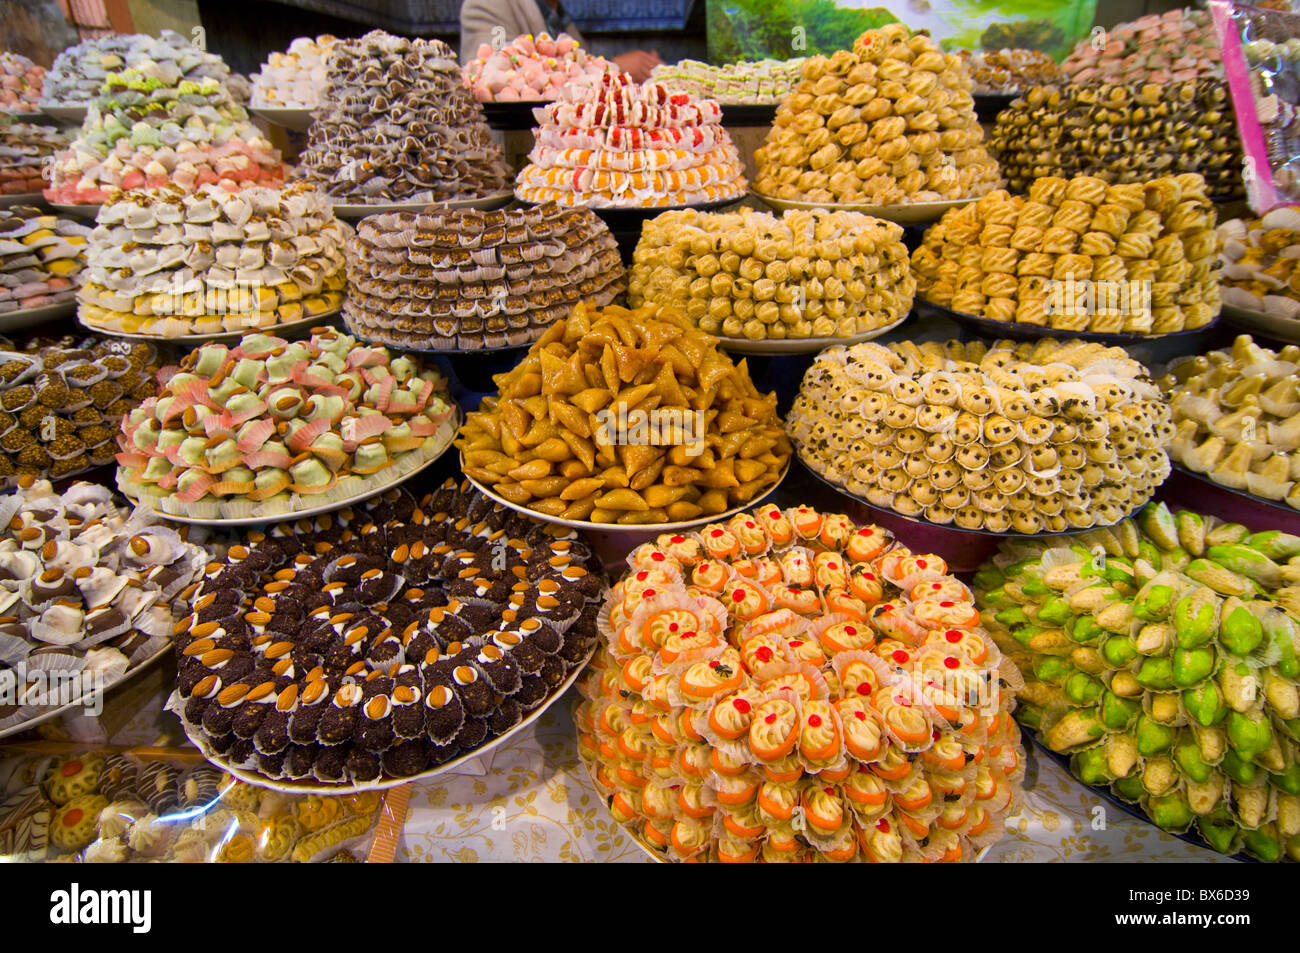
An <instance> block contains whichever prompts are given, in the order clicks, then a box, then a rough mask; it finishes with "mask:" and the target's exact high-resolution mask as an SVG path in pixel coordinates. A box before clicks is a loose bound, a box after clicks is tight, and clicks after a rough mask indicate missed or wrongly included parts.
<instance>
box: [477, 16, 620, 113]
mask: <svg viewBox="0 0 1300 953" xmlns="http://www.w3.org/2000/svg"><path fill="white" fill-rule="evenodd" d="M616 68H617V67H615V66H614V64H613V63H611V62H609V60H607V59H605V58H604V57H602V56H592V55H591V54H589V53H588V52H587V51H586V50H584V49H583V48H582V46H581V45H580V44H579V43H578V41H577V40H575V39H574V38H573V37H571V36H569V34H567V33H561V34H560V35H559V36H557V37H555V38H553V39H552V37H551V35H550V34H549V33H539V34H538V35H537V36H535V37H534V36H533V35H532V34H525V35H523V36H517V37H515V38H514V39H513V40H511V41H510V42H509V43H507V44H506V45H505V46H503V47H501V48H500V49H493V48H492V46H491V45H490V44H488V43H483V44H480V46H479V48H478V53H477V56H476V57H475V58H474V59H472V60H470V62H469V64H468V65H466V67H465V84H466V85H467V86H469V88H470V89H472V90H473V91H474V97H475V98H476V99H478V100H479V101H480V102H485V103H487V102H497V103H509V102H520V101H523V100H528V101H537V100H543V99H555V97H556V96H558V95H559V93H560V90H561V89H563V88H564V87H565V86H568V85H570V84H578V85H583V86H589V85H591V84H592V83H595V82H598V81H599V80H600V77H601V76H602V75H603V74H604V73H606V72H607V71H609V70H611V69H616Z"/></svg>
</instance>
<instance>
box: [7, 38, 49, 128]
mask: <svg viewBox="0 0 1300 953" xmlns="http://www.w3.org/2000/svg"><path fill="white" fill-rule="evenodd" d="M44 85H45V67H44V66H38V65H37V64H35V63H33V62H32V61H31V60H29V59H28V58H27V57H25V56H23V55H22V54H21V53H10V52H9V51H8V50H6V51H4V52H3V53H0V109H4V110H7V111H9V112H24V113H29V112H38V111H39V110H40V105H39V104H40V99H41V88H42V86H44Z"/></svg>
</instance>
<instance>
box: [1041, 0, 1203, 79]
mask: <svg viewBox="0 0 1300 953" xmlns="http://www.w3.org/2000/svg"><path fill="white" fill-rule="evenodd" d="M1101 40H1102V42H1101V43H1100V44H1099V43H1097V40H1096V38H1094V37H1091V36H1089V37H1087V38H1085V39H1082V40H1080V41H1079V43H1078V45H1077V46H1075V48H1074V52H1072V53H1071V54H1070V55H1069V56H1067V57H1066V58H1065V62H1063V63H1062V64H1061V69H1062V70H1064V72H1065V74H1066V75H1067V76H1068V77H1069V78H1070V80H1071V81H1072V82H1076V83H1083V82H1091V81H1093V80H1107V81H1109V82H1120V83H1129V82H1137V81H1144V82H1150V83H1168V82H1171V81H1174V82H1176V81H1179V80H1188V79H1200V78H1201V77H1204V76H1214V77H1222V76H1223V54H1222V53H1221V52H1220V50H1219V40H1218V38H1217V37H1216V36H1215V32H1214V23H1213V21H1212V20H1211V19H1210V15H1209V14H1208V13H1206V12H1205V11H1203V10H1192V9H1181V10H1170V11H1168V12H1166V13H1164V14H1162V15H1159V16H1157V15H1156V14H1149V15H1147V16H1144V17H1141V18H1139V19H1137V20H1134V21H1133V22H1132V23H1121V24H1120V25H1119V26H1117V27H1115V28H1113V29H1110V30H1106V31H1105V32H1104V33H1102V34H1101Z"/></svg>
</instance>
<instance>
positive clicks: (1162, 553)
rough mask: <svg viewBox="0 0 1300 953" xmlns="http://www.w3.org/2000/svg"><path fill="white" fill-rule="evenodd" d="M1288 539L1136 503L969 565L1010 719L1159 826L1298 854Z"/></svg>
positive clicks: (1296, 707) (1216, 844) (1298, 643)
mask: <svg viewBox="0 0 1300 953" xmlns="http://www.w3.org/2000/svg"><path fill="white" fill-rule="evenodd" d="M1297 581H1300V537H1296V536H1291V535H1289V534H1287V533H1282V532H1278V531H1276V530H1263V531H1259V532H1252V529H1251V528H1249V527H1246V526H1243V525H1241V524H1240V523H1224V522H1222V521H1221V520H1218V519H1216V518H1215V517H1213V516H1200V515H1198V514H1196V513H1193V512H1189V511H1186V510H1184V511H1180V512H1176V513H1171V512H1170V510H1169V509H1168V508H1167V507H1166V506H1165V505H1164V504H1163V503H1160V504H1155V503H1152V504H1149V505H1148V506H1147V507H1146V509H1144V510H1143V511H1142V513H1141V514H1140V515H1139V516H1138V517H1137V518H1136V519H1135V520H1128V521H1125V522H1124V523H1122V524H1120V525H1119V526H1116V527H1114V528H1112V529H1110V530H1095V531H1093V532H1090V533H1085V534H1084V535H1082V536H1076V537H1073V538H1072V539H1071V540H1069V542H1068V544H1065V543H1061V542H1057V543H1056V544H1055V545H1052V544H1050V543H1044V542H1029V543H1026V542H1016V543H1012V544H1004V545H1003V548H1002V551H1001V552H1000V553H999V554H998V555H997V556H996V557H995V559H994V562H993V563H987V564H985V566H984V567H983V568H982V569H981V570H980V571H979V572H978V573H977V574H976V576H975V591H976V594H977V596H978V599H979V605H980V609H981V611H982V615H983V618H984V620H985V624H986V625H988V627H989V631H990V632H991V634H992V636H993V638H994V640H995V641H996V642H997V644H998V645H999V646H1001V648H1002V650H1003V651H1004V652H1005V653H1007V655H1009V656H1010V658H1011V659H1012V660H1014V661H1015V662H1016V664H1017V665H1019V667H1020V670H1021V671H1022V672H1024V673H1025V679H1026V684H1025V686H1024V688H1023V690H1022V691H1021V693H1020V702H1021V706H1020V707H1019V708H1018V709H1017V710H1016V717H1017V718H1018V719H1020V721H1021V723H1022V724H1024V725H1026V726H1027V727H1029V728H1032V729H1033V730H1034V731H1036V732H1038V737H1039V739H1040V740H1041V741H1042V742H1043V743H1044V744H1046V745H1047V747H1048V748H1050V749H1051V750H1053V751H1057V752H1061V753H1063V754H1069V755H1070V767H1071V770H1072V771H1073V773H1074V775H1075V776H1076V777H1077V778H1079V779H1080V780H1081V781H1083V782H1084V783H1085V784H1093V785H1099V786H1109V787H1110V789H1111V791H1112V792H1114V793H1115V794H1116V795H1117V796H1118V797H1120V798H1122V799H1123V800H1125V801H1127V802H1129V803H1132V804H1137V805H1139V806H1140V807H1141V808H1142V809H1143V810H1144V811H1145V812H1146V814H1147V816H1148V817H1150V818H1151V820H1152V821H1154V822H1155V823H1156V824H1157V825H1159V826H1160V827H1162V828H1164V829H1165V830H1167V831H1173V832H1178V833H1182V832H1184V831H1192V830H1195V831H1197V832H1199V833H1200V835H1201V837H1203V838H1204V840H1205V842H1206V843H1208V844H1209V845H1210V846H1211V847H1213V848H1214V849H1215V850H1217V851H1221V852H1222V853H1225V854H1233V853H1236V852H1238V851H1240V850H1245V851H1246V852H1247V853H1249V854H1251V855H1252V856H1254V857H1257V858H1259V859H1260V860H1265V861H1273V860H1281V859H1290V860H1300V745H1298V744H1297V737H1298V736H1300V732H1298V731H1297V729H1298V728H1300V690H1298V689H1300V661H1298V659H1300V588H1297V586H1296V583H1297Z"/></svg>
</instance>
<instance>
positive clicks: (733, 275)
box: [628, 209, 916, 341]
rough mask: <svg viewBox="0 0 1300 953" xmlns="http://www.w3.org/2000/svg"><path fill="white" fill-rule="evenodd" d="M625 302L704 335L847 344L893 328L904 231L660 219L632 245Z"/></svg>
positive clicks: (904, 266) (694, 216) (818, 217)
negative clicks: (668, 311) (683, 318)
mask: <svg viewBox="0 0 1300 953" xmlns="http://www.w3.org/2000/svg"><path fill="white" fill-rule="evenodd" d="M634 261H635V264H634V265H633V268H632V277H631V280H630V282H629V288H628V292H629V293H628V298H629V301H630V303H631V304H632V306H633V307H636V306H639V305H640V304H642V303H643V302H649V303H651V304H658V305H667V306H671V307H673V308H676V309H677V310H679V311H684V312H685V313H686V315H687V316H688V317H690V318H691V319H692V320H694V321H695V322H696V324H698V325H699V327H700V329H701V330H703V331H707V332H708V333H710V334H720V335H722V336H724V337H729V338H746V339H749V340H753V341H759V340H764V339H773V340H781V339H784V338H809V337H851V336H853V335H855V334H861V333H864V332H867V331H874V330H876V329H877V328H882V327H885V326H886V325H889V324H893V323H895V322H897V321H901V320H902V319H903V318H905V317H906V316H907V313H908V312H909V311H910V310H911V309H912V294H913V292H915V290H916V282H915V280H913V278H912V273H911V267H910V265H909V263H908V255H907V247H906V246H905V245H904V244H903V229H902V228H901V227H900V226H898V225H895V224H893V223H891V222H884V221H881V220H880V219H877V218H872V217H871V216H869V215H859V214H856V213H853V212H826V211H813V212H792V211H788V212H785V213H784V214H783V215H782V216H781V218H779V219H778V218H775V217H773V216H771V215H768V214H766V213H763V212H754V211H752V210H750V209H741V210H740V212H739V213H735V214H733V213H722V212H697V211H694V210H691V211H682V212H665V213H664V214H662V215H660V216H659V217H658V218H655V219H652V220H651V221H649V222H647V223H646V225H645V227H644V229H643V230H642V232H641V240H640V241H639V242H638V243H637V247H636V254H635V256H634Z"/></svg>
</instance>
